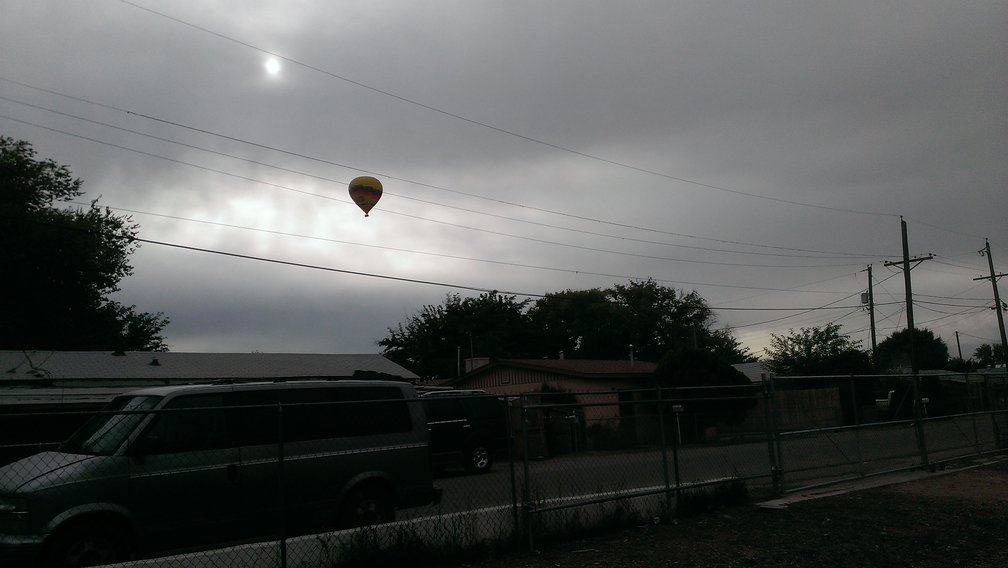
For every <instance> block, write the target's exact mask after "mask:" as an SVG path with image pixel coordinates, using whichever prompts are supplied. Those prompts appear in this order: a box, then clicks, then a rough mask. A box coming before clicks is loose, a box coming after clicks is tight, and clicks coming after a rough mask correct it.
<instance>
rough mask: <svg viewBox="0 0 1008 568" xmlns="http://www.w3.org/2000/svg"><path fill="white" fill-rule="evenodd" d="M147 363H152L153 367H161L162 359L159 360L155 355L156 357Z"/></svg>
mask: <svg viewBox="0 0 1008 568" xmlns="http://www.w3.org/2000/svg"><path fill="white" fill-rule="evenodd" d="M147 364H148V365H150V366H151V367H160V366H161V361H158V360H157V357H155V358H153V359H151V362H150V363H147Z"/></svg>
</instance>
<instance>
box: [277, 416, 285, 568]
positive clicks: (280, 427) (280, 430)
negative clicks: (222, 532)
mask: <svg viewBox="0 0 1008 568" xmlns="http://www.w3.org/2000/svg"><path fill="white" fill-rule="evenodd" d="M285 485H286V484H285V483H284V414H283V403H281V402H280V401H277V490H278V492H277V496H278V500H279V502H280V503H279V504H280V568H287V495H286V487H285Z"/></svg>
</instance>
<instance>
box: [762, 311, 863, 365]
mask: <svg viewBox="0 0 1008 568" xmlns="http://www.w3.org/2000/svg"><path fill="white" fill-rule="evenodd" d="M765 351H766V355H767V360H766V365H767V368H768V369H769V370H770V371H771V372H773V373H776V374H778V375H792V376H794V375H840V374H864V373H868V372H870V371H871V364H870V362H869V359H868V354H867V353H865V352H863V351H861V342H860V341H856V340H853V339H851V338H850V336H848V335H844V334H842V333H840V324H835V323H830V324H826V325H825V326H823V327H818V326H814V327H803V328H801V329H800V330H798V331H795V330H793V329H792V330H790V331H788V333H787V334H786V335H777V334H773V333H772V334H770V346H769V347H767V348H766V349H765Z"/></svg>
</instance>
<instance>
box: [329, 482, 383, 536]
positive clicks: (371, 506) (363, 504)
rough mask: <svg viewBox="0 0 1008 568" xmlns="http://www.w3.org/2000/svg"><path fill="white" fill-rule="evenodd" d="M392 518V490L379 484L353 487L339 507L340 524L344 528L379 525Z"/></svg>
mask: <svg viewBox="0 0 1008 568" xmlns="http://www.w3.org/2000/svg"><path fill="white" fill-rule="evenodd" d="M394 520H395V505H394V500H393V497H392V492H391V491H390V490H389V489H387V488H384V487H381V486H379V485H365V486H362V487H357V488H355V489H354V490H353V491H351V492H350V493H348V494H347V496H346V498H344V499H343V504H342V506H341V507H340V525H341V526H342V527H344V528H354V527H364V526H368V525H380V524H382V523H391V522H392V521H394Z"/></svg>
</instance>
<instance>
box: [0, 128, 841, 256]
mask: <svg viewBox="0 0 1008 568" xmlns="http://www.w3.org/2000/svg"><path fill="white" fill-rule="evenodd" d="M0 118H5V119H7V120H11V121H14V122H18V123H21V124H26V125H29V126H34V127H36V128H41V129H43V130H48V131H51V132H57V133H60V134H64V135H67V136H72V137H74V138H80V139H82V140H87V141H89V142H95V143H98V144H104V145H106V146H110V147H113V148H118V149H120V150H126V151H128V152H134V153H137V154H141V155H144V156H148V157H152V158H158V159H161V160H166V161H169V162H173V163H176V164H182V165H187V166H191V167H194V168H198V169H201V170H205V171H210V172H214V173H217V174H221V175H225V176H230V177H234V178H237V179H241V180H244V181H251V182H254V183H258V184H262V185H266V186H269V187H275V188H278V189H282V190H285V191H291V192H294V193H300V194H303V195H309V196H312V197H320V198H322V199H328V200H330V201H337V202H340V203H347V204H349V203H350V202H349V201H347V200H344V199H338V198H335V197H331V196H326V195H321V194H318V193H312V192H310V191H305V190H301V189H296V188H292V187H288V186H284V185H280V184H276V183H272V182H267V181H263V180H259V179H256V178H252V177H248V176H243V175H239V174H234V173H231V172H226V171H224V170H218V169H215V168H210V167H207V166H201V165H198V164H193V163H191V162H186V161H184V160H179V159H176V158H169V157H166V156H161V155H159V154H154V153H152V152H145V151H143V150H137V149H135V148H130V147H128V146H122V145H120V144H113V143H111V142H106V141H103V140H98V139H96V138H91V137H88V136H82V135H80V134H74V133H72V132H67V131H65V130H60V129H58V128H52V127H48V126H43V125H40V124H37V123H33V122H30V121H26V120H20V119H17V118H13V117H10V116H7V115H4V114H0ZM383 211H384V212H385V213H387V214H391V215H399V216H402V217H407V218H411V219H417V220H422V221H427V222H431V223H438V224H441V225H446V226H451V227H456V228H461V229H467V230H471V231H478V232H482V233H487V234H491V235H497V236H503V237H510V238H514V239H521V240H525V241H529V242H535V243H541V244H549V245H554V246H561V247H567V248H573V249H578V250H584V251H589V252H598V253H605V254H615V255H620V256H627V257H633V258H643V259H648V260H661V261H665V262H683V263H688V264H704V265H712V266H734V267H739V268H835V267H850V266H859V265H856V264H815V265H794V264H790V265H789V264H784V265H774V264H753V263H738V262H720V261H713V260H691V259H683V258H673V257H666V256H658V255H647V254H638V253H631V252H624V251H615V250H610V249H603V248H597V247H588V246H583V245H575V244H570V243H561V242H558V241H550V240H547V239H539V238H534V237H526V236H523V235H515V234H512V233H505V232H502V231H493V230H490V229H486V228H482V227H473V226H469V225H462V224H458V223H450V222H447V221H439V220H436V219H430V218H426V217H421V216H419V215H412V214H409V213H402V212H397V211H394V210H390V209H387V208H386V209H384V210H383Z"/></svg>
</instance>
